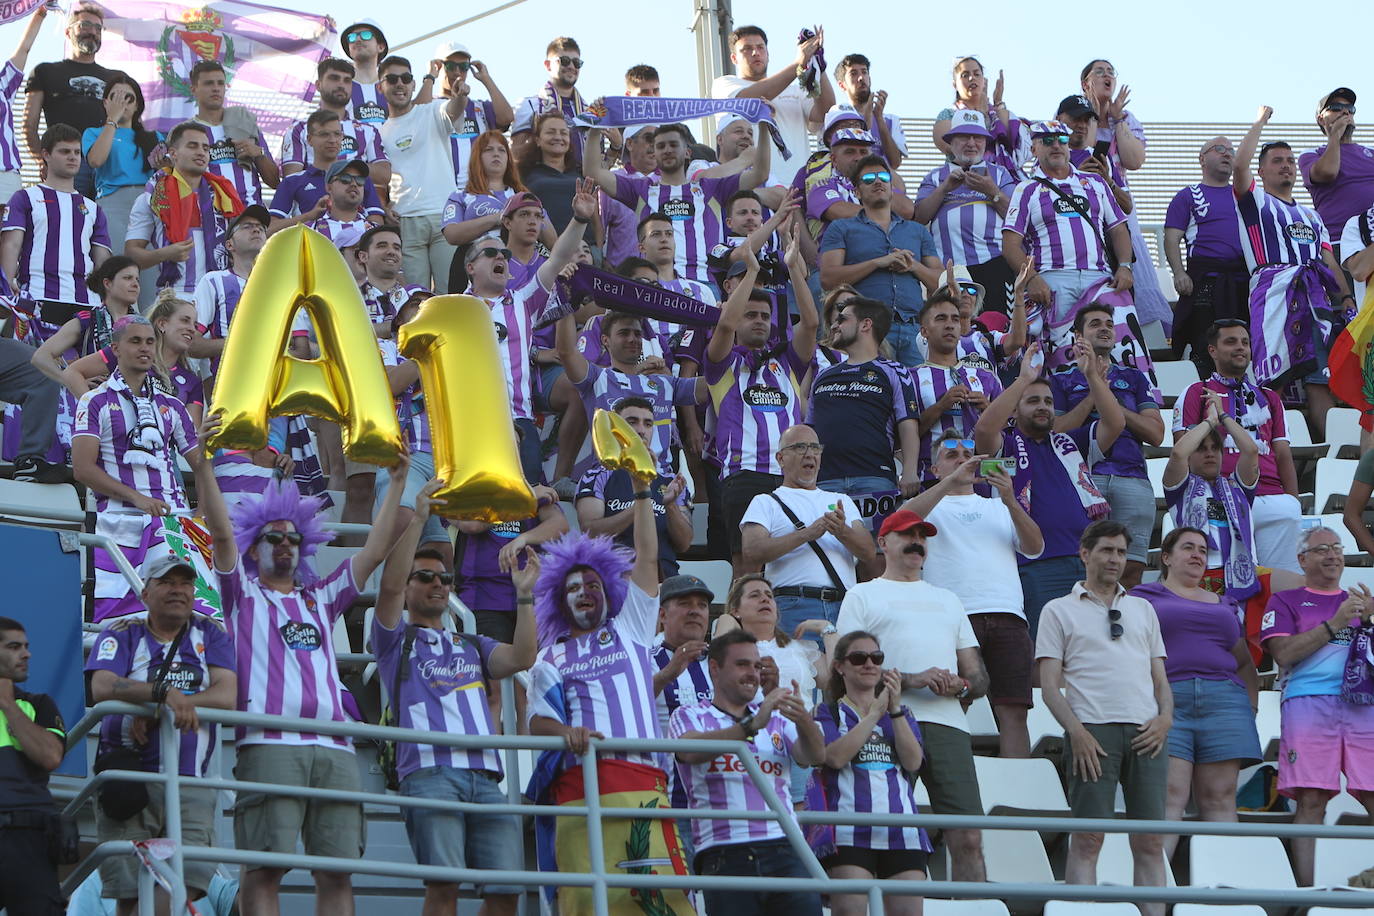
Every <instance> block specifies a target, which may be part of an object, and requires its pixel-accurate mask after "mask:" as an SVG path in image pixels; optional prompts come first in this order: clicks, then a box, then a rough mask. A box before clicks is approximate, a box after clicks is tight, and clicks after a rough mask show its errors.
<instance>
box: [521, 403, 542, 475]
mask: <svg viewBox="0 0 1374 916" xmlns="http://www.w3.org/2000/svg"><path fill="white" fill-rule="evenodd" d="M515 427H516V429H518V430H520V433H521V435H519V436H517V437H516V438H517V442H516V448H517V449H518V450H519V452H520V470H521V471H522V472H523V473H524V475H525V479H526V480H528V481H529V482H530V483H532V484H536V483H543V482H544V456H543V454H542V451H543V443H542V442H541V441H540V439H539V427H537V426H535V425H534V421H533V420H526V419H523V418H521V419H518V420H516V421H515Z"/></svg>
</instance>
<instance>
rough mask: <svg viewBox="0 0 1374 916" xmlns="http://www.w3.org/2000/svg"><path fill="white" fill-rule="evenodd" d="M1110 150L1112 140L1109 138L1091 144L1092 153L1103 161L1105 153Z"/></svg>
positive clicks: (1105, 157) (1105, 160)
mask: <svg viewBox="0 0 1374 916" xmlns="http://www.w3.org/2000/svg"><path fill="white" fill-rule="evenodd" d="M1111 151H1112V141H1110V140H1098V141H1097V142H1096V143H1094V144H1093V155H1094V156H1096V157H1097V158H1098V159H1101V160H1102V161H1103V162H1104V163H1105V162H1107V154H1108V153H1110V152H1111Z"/></svg>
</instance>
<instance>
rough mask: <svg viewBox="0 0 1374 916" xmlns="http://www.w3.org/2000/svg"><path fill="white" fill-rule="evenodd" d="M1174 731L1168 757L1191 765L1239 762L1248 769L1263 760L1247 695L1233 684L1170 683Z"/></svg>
mask: <svg viewBox="0 0 1374 916" xmlns="http://www.w3.org/2000/svg"><path fill="white" fill-rule="evenodd" d="M1169 686H1170V687H1171V688H1173V691H1174V727H1173V728H1171V729H1169V756H1170V757H1177V758H1178V759H1180V760H1187V761H1190V762H1192V763H1216V762H1218V761H1220V760H1239V761H1240V765H1241V766H1249V765H1250V764H1252V763H1258V762H1259V761H1260V760H1262V759H1264V754H1263V752H1262V751H1261V750H1260V744H1259V733H1258V732H1257V731H1256V730H1255V713H1254V711H1253V710H1251V709H1250V695H1249V694H1248V693H1246V691H1245V688H1244V687H1242V686H1240V685H1239V684H1237V683H1236V682H1235V681H1231V680H1223V681H1210V680H1204V679H1202V678H1200V677H1199V678H1189V679H1188V680H1182V681H1170V682H1169Z"/></svg>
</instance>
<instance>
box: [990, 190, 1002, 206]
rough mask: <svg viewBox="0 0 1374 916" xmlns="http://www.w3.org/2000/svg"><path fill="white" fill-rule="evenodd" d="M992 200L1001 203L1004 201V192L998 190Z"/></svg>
mask: <svg viewBox="0 0 1374 916" xmlns="http://www.w3.org/2000/svg"><path fill="white" fill-rule="evenodd" d="M992 202H993V203H995V204H1000V203H1001V202H1002V192H1001V191H998V192H997V193H996V194H994V195H992Z"/></svg>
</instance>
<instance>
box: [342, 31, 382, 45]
mask: <svg viewBox="0 0 1374 916" xmlns="http://www.w3.org/2000/svg"><path fill="white" fill-rule="evenodd" d="M376 34H377V33H376V32H374V31H372V30H371V29H359V30H358V31H356V32H349V33H348V34H347V35H345V36H344V40H345V41H347V42H348V43H349V44H352V43H353V42H355V41H367V40H368V39H369V38H374V37H376Z"/></svg>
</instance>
